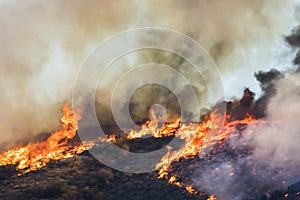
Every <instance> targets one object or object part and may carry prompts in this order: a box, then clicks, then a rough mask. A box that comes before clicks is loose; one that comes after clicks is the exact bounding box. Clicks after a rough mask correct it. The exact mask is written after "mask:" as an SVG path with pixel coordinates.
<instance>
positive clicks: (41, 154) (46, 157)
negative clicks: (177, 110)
mask: <svg viewBox="0 0 300 200" xmlns="http://www.w3.org/2000/svg"><path fill="white" fill-rule="evenodd" d="M62 112H63V116H62V117H61V118H60V122H61V130H59V131H56V132H53V133H52V134H51V135H50V137H49V138H48V139H47V140H46V141H43V142H37V143H29V144H28V145H26V146H23V147H16V148H13V149H11V150H9V151H6V152H4V153H3V154H1V155H0V166H3V165H9V164H17V170H21V171H22V173H27V172H30V171H34V170H37V169H40V168H42V167H44V166H46V165H47V163H48V162H49V161H50V160H58V159H62V158H68V157H72V156H74V155H76V154H79V153H82V152H83V151H85V150H87V149H89V148H92V147H93V146H94V145H96V143H97V142H113V143H116V142H118V140H117V137H116V135H115V134H114V135H110V136H109V137H108V138H106V139H99V140H98V141H86V142H83V143H79V144H72V145H71V144H69V143H68V141H69V140H71V139H72V138H74V136H75V135H76V131H77V130H78V128H79V127H78V120H80V115H79V114H78V113H77V112H76V111H74V110H71V109H70V106H69V105H68V104H67V103H65V104H64V107H63V108H62ZM150 114H151V121H148V122H146V123H145V124H143V125H142V128H141V129H140V130H133V129H132V130H130V131H129V134H128V135H127V139H128V140H132V139H135V138H141V137H143V136H145V135H149V134H150V135H152V136H153V137H156V138H160V137H164V136H175V137H178V138H180V139H182V140H184V141H185V143H184V145H182V147H181V148H180V149H178V150H175V151H173V150H172V148H171V147H168V149H169V151H168V152H167V153H166V154H165V155H164V156H163V157H162V158H161V161H160V162H159V163H157V165H156V169H157V170H158V178H165V179H167V180H168V183H170V184H174V185H176V186H178V187H182V188H185V189H186V190H187V191H188V192H189V193H191V194H197V191H196V190H195V189H194V188H193V187H192V186H191V185H189V184H186V183H183V182H180V181H179V179H178V177H177V176H176V175H172V176H170V175H169V173H170V171H171V170H170V166H171V164H172V162H174V161H178V160H179V159H182V158H188V157H194V156H196V155H197V154H198V153H201V152H204V150H205V149H206V148H207V147H211V146H212V145H214V142H215V141H220V140H224V139H228V138H230V137H234V136H236V134H234V130H235V129H236V125H238V124H247V125H250V124H251V125H254V126H255V125H257V124H259V123H266V121H264V120H257V119H254V118H253V117H251V116H247V117H246V118H245V119H243V120H235V121H229V118H230V116H227V117H226V119H227V120H226V121H225V124H224V126H223V127H216V126H215V125H214V123H213V122H215V121H218V120H221V119H222V116H220V115H219V114H217V112H213V113H211V114H210V115H209V116H208V117H206V120H204V121H202V122H201V123H181V122H180V119H177V120H176V121H175V122H173V123H167V124H164V125H163V126H162V127H158V121H157V117H156V116H155V112H154V111H153V110H151V111H150ZM216 124H218V123H216ZM210 131H212V132H214V133H215V134H209V132H210ZM243 134H251V130H249V131H246V132H245V133H243ZM22 173H21V174H22ZM21 174H20V175H21ZM209 199H215V197H214V196H213V195H212V196H210V197H209Z"/></svg>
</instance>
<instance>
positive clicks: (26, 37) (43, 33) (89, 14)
mask: <svg viewBox="0 0 300 200" xmlns="http://www.w3.org/2000/svg"><path fill="white" fill-rule="evenodd" d="M132 9H134V5H127V4H126V2H123V1H115V2H108V1H101V2H99V1H93V0H91V1H85V2H82V1H63V2H62V1H52V2H51V3H50V2H40V1H36V0H31V1H27V2H22V3H21V2H20V1H16V0H15V1H1V4H0V15H1V17H0V25H1V37H0V43H1V50H0V51H1V53H0V56H1V57H0V58H1V59H0V62H1V68H0V77H1V78H0V81H1V84H0V87H1V91H2V94H1V97H0V109H1V113H2V115H1V119H0V127H1V138H0V141H11V140H16V139H20V138H24V137H28V136H30V135H33V134H36V133H39V132H41V131H53V130H55V129H57V128H58V124H59V121H58V119H59V116H60V114H59V112H58V111H59V109H60V107H62V105H63V102H64V101H68V100H70V99H71V95H72V84H73V82H74V78H75V75H76V73H77V70H78V68H79V66H80V64H81V63H82V61H83V59H84V58H85V57H86V56H87V54H88V52H89V51H90V50H91V48H92V47H94V46H95V45H96V44H97V43H98V42H100V41H101V40H102V39H104V38H105V37H106V36H109V35H111V34H114V33H117V32H119V31H122V30H124V29H127V28H128V24H129V21H130V20H131V21H132V19H133V18H135V14H134V13H132V12H131V10H132Z"/></svg>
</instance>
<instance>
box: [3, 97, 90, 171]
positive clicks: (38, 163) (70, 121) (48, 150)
mask: <svg viewBox="0 0 300 200" xmlns="http://www.w3.org/2000/svg"><path fill="white" fill-rule="evenodd" d="M62 112H63V116H62V117H61V118H60V122H61V124H60V126H61V130H59V131H56V132H54V133H52V134H51V135H50V136H49V138H48V139H47V140H46V141H43V142H38V143H29V144H28V145H26V146H24V147H17V148H14V149H11V150H9V151H7V152H4V153H3V154H1V155H0V166H3V165H9V164H17V170H24V172H23V173H27V172H30V171H34V170H37V169H40V168H42V167H44V166H46V165H47V163H48V162H49V161H50V160H58V159H62V158H68V157H72V156H74V155H75V154H79V153H82V152H83V151H85V150H86V148H87V147H85V146H84V145H83V144H78V145H75V146H71V145H68V141H69V140H70V139H72V138H74V136H75V135H76V131H77V129H78V120H79V119H80V115H79V114H78V113H77V112H75V111H74V110H71V109H70V106H69V105H68V104H67V103H65V104H64V107H63V108H62ZM89 145H92V143H90V144H89Z"/></svg>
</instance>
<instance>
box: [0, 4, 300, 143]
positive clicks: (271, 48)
mask: <svg viewBox="0 0 300 200" xmlns="http://www.w3.org/2000/svg"><path fill="white" fill-rule="evenodd" d="M294 8H295V1H285V2H283V1H280V0H275V1H272V2H270V1H267V0H266V1H260V0H255V1H251V2H250V1H239V0H230V1H226V3H225V2H223V1H205V0H203V1H195V0H192V1H187V2H183V1H163V2H161V1H156V0H154V1H132V2H130V3H129V2H127V1H122V0H119V1H113V2H111V1H94V0H88V1H84V2H82V1H79V0H78V1H77V0H75V1H56V0H54V1H51V2H47V3H46V2H40V1H37V0H30V1H27V2H26V3H24V2H22V3H20V2H19V1H17V0H12V1H0V15H1V17H0V25H1V37H0V43H1V53H0V56H1V57H0V58H1V61H0V62H1V68H0V70H1V73H0V76H1V78H0V81H1V84H0V87H1V89H2V94H1V97H0V108H1V113H2V115H1V119H0V127H1V139H0V141H8V140H15V139H18V138H22V137H27V136H29V135H33V134H36V133H38V132H41V131H52V130H54V129H56V128H58V120H57V119H58V117H59V113H58V112H57V111H58V110H59V108H60V107H61V106H62V102H63V101H68V100H70V98H71V92H72V85H73V82H74V79H75V76H76V73H77V70H78V69H79V66H80V65H81V63H82V61H83V60H84V58H85V57H86V56H87V55H88V52H89V51H90V50H91V49H92V48H94V47H95V45H96V44H98V43H99V42H100V41H102V40H104V39H105V38H107V37H109V36H111V35H113V34H116V33H118V32H120V31H123V30H127V29H130V28H135V27H144V26H161V27H165V28H171V29H175V30H178V31H180V32H183V33H185V34H187V35H189V36H191V37H192V38H194V39H196V40H197V41H198V42H200V43H201V44H202V45H203V46H204V47H205V48H206V49H207V50H208V52H209V53H210V54H211V56H212V57H213V59H214V60H215V61H216V63H217V65H218V66H219V67H220V70H221V72H222V75H223V80H224V84H225V90H226V93H227V96H233V95H236V94H237V93H238V92H237V91H240V89H241V87H243V86H244V85H245V84H246V85H248V86H251V88H258V87H257V86H256V85H255V84H253V78H252V77H250V75H249V76H248V75H247V74H252V73H253V72H254V71H255V70H256V69H257V68H267V67H266V66H270V67H273V66H275V65H276V66H278V67H280V68H284V67H286V66H288V65H289V59H290V57H291V55H292V52H290V50H289V49H288V48H287V47H286V46H285V45H284V44H283V40H282V35H284V34H287V33H288V32H289V31H290V29H291V28H292V27H294V25H295V23H296V20H297V19H296V17H295V16H294V12H293V10H294ZM287 22H288V23H287ZM174 45H176V44H174ZM148 55H149V57H150V58H153V57H155V56H154V55H155V53H149V54H148ZM164 56H165V55H162V56H161V57H160V58H158V59H157V60H159V61H162V60H163V59H164ZM167 57H168V56H167ZM141 58H142V60H143V59H145V56H141ZM169 58H174V57H172V56H171V57H169ZM132 60H133V61H132ZM135 60H137V61H135ZM138 60H139V59H132V58H128V59H127V61H126V62H124V63H122V65H121V66H122V68H120V69H118V68H117V70H116V72H114V73H113V74H112V75H111V81H109V83H114V82H115V80H116V78H117V77H118V76H117V75H115V74H118V73H121V72H123V71H124V68H126V67H130V66H129V65H132V64H135V62H139V61H138ZM167 63H168V62H167ZM172 64H173V65H174V66H177V69H180V70H182V71H183V73H186V75H191V74H193V73H192V71H190V70H184V69H186V68H188V67H186V68H184V67H183V66H185V64H182V61H180V59H177V60H176V59H174V60H173V62H172ZM233 75H234V76H233ZM237 77H238V78H237ZM239 77H242V79H240V80H237V79H239ZM200 82H201V80H200ZM242 82H243V84H242ZM199 85H203V84H202V83H199V84H198V85H197V84H196V86H195V88H198V90H199V91H196V92H198V93H199V94H201V95H203V96H204V97H203V98H204V99H205V98H206V95H205V89H204V88H202V87H203V86H202V87H200V89H199ZM112 86H113V85H110V84H108V86H107V90H108V91H109V90H110V89H111V88H112ZM252 86H253V87H252ZM147 94H148V93H146V94H145V96H146V95H147ZM201 95H199V96H201ZM106 100H107V101H106ZM100 103H101V104H102V105H104V106H102V110H101V111H105V112H106V111H109V109H108V108H107V107H106V105H109V101H108V99H107V98H106V97H103V98H102V102H100ZM138 115H139V113H138ZM140 118H142V116H141V117H140ZM106 121H107V123H109V122H110V121H111V120H110V119H108V120H106Z"/></svg>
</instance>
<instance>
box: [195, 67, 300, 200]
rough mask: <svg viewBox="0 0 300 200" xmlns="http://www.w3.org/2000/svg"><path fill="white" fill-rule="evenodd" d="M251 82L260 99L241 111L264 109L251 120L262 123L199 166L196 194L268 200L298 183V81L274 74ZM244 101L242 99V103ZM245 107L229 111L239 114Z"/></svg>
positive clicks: (291, 75)
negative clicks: (256, 84)
mask: <svg viewBox="0 0 300 200" xmlns="http://www.w3.org/2000/svg"><path fill="white" fill-rule="evenodd" d="M255 76H256V78H257V79H258V80H259V81H260V82H261V86H262V90H263V91H264V95H263V96H262V97H261V98H260V99H259V100H258V101H256V102H255V103H254V102H253V104H256V105H252V107H251V105H250V104H249V105H248V110H247V111H251V110H252V111H253V109H252V108H256V109H257V108H263V106H265V108H263V109H262V110H256V112H255V110H254V113H253V114H255V115H257V116H259V117H264V119H266V120H267V121H268V123H267V124H261V125H259V126H258V127H257V128H254V129H253V127H251V126H250V125H249V126H248V127H247V129H249V130H251V129H252V131H253V133H252V134H251V135H250V136H249V135H244V136H243V135H240V136H238V137H235V138H233V139H231V140H230V141H229V142H228V144H227V145H228V146H227V147H225V150H224V152H223V153H221V154H220V155H218V154H216V155H215V156H216V157H215V158H214V160H208V161H206V162H207V163H206V164H204V165H203V164H199V170H197V171H196V172H195V173H194V174H193V177H194V184H195V185H197V186H198V187H199V190H204V191H206V192H209V193H211V194H215V195H216V196H217V197H218V199H236V200H241V199H257V198H259V199H260V198H262V196H264V195H265V196H266V197H270V195H271V194H272V192H274V191H275V190H283V189H287V187H288V186H289V185H291V184H292V183H295V182H297V181H299V180H300V174H299V168H300V158H299V155H298V152H299V151H300V147H299V142H300V137H299V133H300V126H299V122H298V121H299V113H300V104H299V102H300V93H299V86H300V82H299V80H300V79H299V78H300V76H299V74H298V73H289V74H287V75H286V77H284V75H283V74H281V73H280V72H279V71H277V70H274V69H273V70H271V71H269V72H259V73H257V74H256V75H255ZM245 98H246V97H245V95H244V97H243V98H242V100H243V99H245ZM248 99H249V98H248ZM240 104H243V101H241V102H240ZM242 107H243V108H242ZM245 107H246V106H245V105H238V106H236V107H235V108H236V109H238V110H239V111H243V109H245ZM257 111H258V112H257ZM240 113H242V112H239V114H240ZM233 114H234V113H233ZM225 143H226V142H225ZM225 145H226V144H225ZM195 177H197V178H195Z"/></svg>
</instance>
